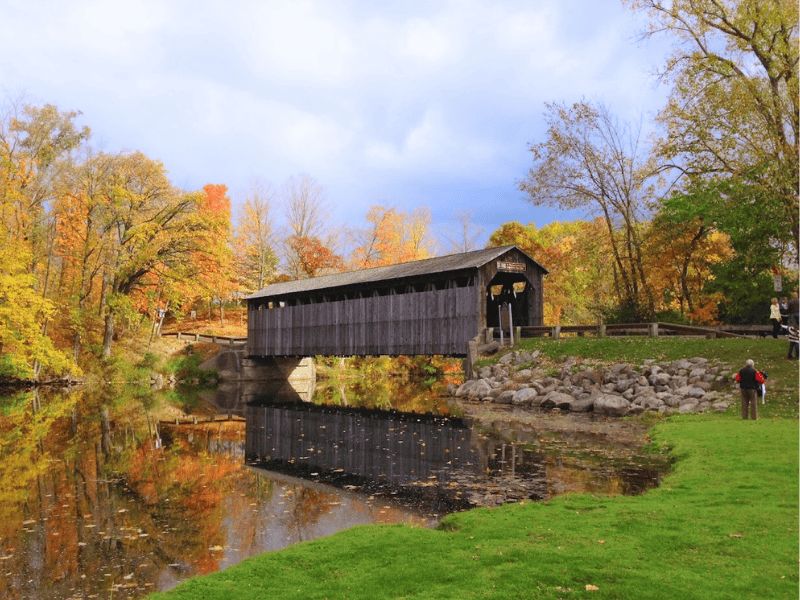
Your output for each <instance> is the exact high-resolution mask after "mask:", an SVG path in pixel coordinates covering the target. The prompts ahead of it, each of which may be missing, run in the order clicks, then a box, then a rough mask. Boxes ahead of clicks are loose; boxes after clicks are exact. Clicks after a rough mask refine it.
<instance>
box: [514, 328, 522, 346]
mask: <svg viewBox="0 0 800 600" xmlns="http://www.w3.org/2000/svg"><path fill="white" fill-rule="evenodd" d="M514 337H515V338H516V340H517V343H520V342H521V341H522V326H520V325H517V326H516V327H514Z"/></svg>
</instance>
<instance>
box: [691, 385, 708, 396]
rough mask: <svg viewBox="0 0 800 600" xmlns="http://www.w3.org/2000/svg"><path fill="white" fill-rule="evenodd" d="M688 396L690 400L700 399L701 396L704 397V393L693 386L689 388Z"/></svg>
mask: <svg viewBox="0 0 800 600" xmlns="http://www.w3.org/2000/svg"><path fill="white" fill-rule="evenodd" d="M688 395H689V396H690V397H692V398H702V397H703V396H705V395H706V391H705V390H704V389H703V388H701V387H698V386H693V387H691V388H689V393H688Z"/></svg>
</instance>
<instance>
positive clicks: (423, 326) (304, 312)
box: [247, 286, 483, 356]
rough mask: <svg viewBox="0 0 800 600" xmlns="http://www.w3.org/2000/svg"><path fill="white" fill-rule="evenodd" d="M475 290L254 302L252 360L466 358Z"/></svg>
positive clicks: (473, 329)
mask: <svg viewBox="0 0 800 600" xmlns="http://www.w3.org/2000/svg"><path fill="white" fill-rule="evenodd" d="M482 297H483V291H482V290H479V289H478V288H477V287H476V286H466V287H458V288H449V289H443V290H431V291H425V292H410V293H405V294H389V295H386V296H372V297H367V298H353V299H348V300H337V301H327V302H318V303H314V304H301V305H295V306H284V307H274V308H271V309H270V308H266V307H262V309H261V310H258V309H257V308H256V306H257V303H256V302H250V304H249V310H248V321H247V344H248V352H249V354H250V355H252V356H313V355H328V356H359V355H360V356H365V355H381V354H385V355H401V354H412V355H413V354H428V355H429V354H445V355H451V356H465V355H466V353H467V346H468V342H469V340H470V339H472V338H473V337H475V336H476V335H477V334H478V328H479V302H478V301H476V299H478V298H482Z"/></svg>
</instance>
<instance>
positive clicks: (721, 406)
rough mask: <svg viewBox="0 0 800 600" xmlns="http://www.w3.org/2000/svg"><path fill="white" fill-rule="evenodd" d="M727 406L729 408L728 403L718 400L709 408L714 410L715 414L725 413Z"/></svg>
mask: <svg viewBox="0 0 800 600" xmlns="http://www.w3.org/2000/svg"><path fill="white" fill-rule="evenodd" d="M729 406H730V403H728V402H725V401H724V400H720V401H719V402H714V403H713V404H712V405H711V408H712V409H714V410H715V411H717V412H725V411H726V410H728V407H729Z"/></svg>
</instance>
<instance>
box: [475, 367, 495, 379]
mask: <svg viewBox="0 0 800 600" xmlns="http://www.w3.org/2000/svg"><path fill="white" fill-rule="evenodd" d="M491 376H492V368H491V367H481V368H480V370H479V371H478V377H479V378H480V379H488V378H489V377H491Z"/></svg>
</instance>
